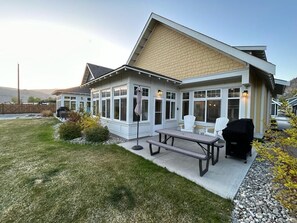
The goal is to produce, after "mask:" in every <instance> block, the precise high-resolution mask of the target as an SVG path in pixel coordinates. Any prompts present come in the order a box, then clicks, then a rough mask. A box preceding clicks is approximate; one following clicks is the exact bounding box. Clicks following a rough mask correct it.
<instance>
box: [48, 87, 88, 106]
mask: <svg viewBox="0 0 297 223" xmlns="http://www.w3.org/2000/svg"><path fill="white" fill-rule="evenodd" d="M52 95H56V108H57V109H58V108H60V107H67V108H69V110H71V111H85V112H90V111H91V97H90V89H89V88H86V87H79V86H78V87H73V88H67V89H58V90H55V91H54V92H53V93H52Z"/></svg>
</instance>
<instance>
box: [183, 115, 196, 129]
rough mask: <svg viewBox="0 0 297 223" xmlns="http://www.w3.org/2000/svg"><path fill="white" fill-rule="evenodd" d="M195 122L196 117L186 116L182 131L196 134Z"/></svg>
mask: <svg viewBox="0 0 297 223" xmlns="http://www.w3.org/2000/svg"><path fill="white" fill-rule="evenodd" d="M195 120H196V117H195V116H194V115H185V116H184V125H183V126H182V127H181V129H180V130H181V131H183V132H194V129H195V127H196V126H195Z"/></svg>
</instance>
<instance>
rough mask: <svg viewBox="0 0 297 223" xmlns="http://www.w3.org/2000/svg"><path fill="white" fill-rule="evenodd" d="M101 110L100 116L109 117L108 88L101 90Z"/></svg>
mask: <svg viewBox="0 0 297 223" xmlns="http://www.w3.org/2000/svg"><path fill="white" fill-rule="evenodd" d="M101 100H102V111H101V116H102V117H104V118H110V90H109V89H108V90H103V91H101Z"/></svg>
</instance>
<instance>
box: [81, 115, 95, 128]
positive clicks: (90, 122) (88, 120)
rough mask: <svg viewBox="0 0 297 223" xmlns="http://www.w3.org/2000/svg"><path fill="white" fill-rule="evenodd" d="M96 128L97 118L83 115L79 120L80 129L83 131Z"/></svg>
mask: <svg viewBox="0 0 297 223" xmlns="http://www.w3.org/2000/svg"><path fill="white" fill-rule="evenodd" d="M97 126H99V117H92V116H91V115H90V114H88V113H85V114H83V116H82V118H81V127H82V129H83V130H84V129H88V128H91V127H97Z"/></svg>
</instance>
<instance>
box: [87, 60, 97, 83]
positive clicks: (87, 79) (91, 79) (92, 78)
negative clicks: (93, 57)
mask: <svg viewBox="0 0 297 223" xmlns="http://www.w3.org/2000/svg"><path fill="white" fill-rule="evenodd" d="M87 67H88V69H89V71H90V74H91V75H92V77H93V78H92V79H95V76H94V74H93V73H92V70H91V69H90V67H89V64H87ZM92 79H91V80H92ZM87 81H88V77H87Z"/></svg>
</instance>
